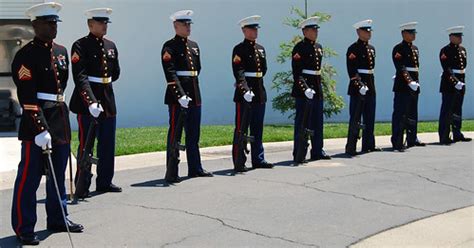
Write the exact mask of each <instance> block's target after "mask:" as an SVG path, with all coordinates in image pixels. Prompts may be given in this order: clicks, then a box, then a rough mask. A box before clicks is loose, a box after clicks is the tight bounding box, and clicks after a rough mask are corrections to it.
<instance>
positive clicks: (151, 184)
mask: <svg viewBox="0 0 474 248" xmlns="http://www.w3.org/2000/svg"><path fill="white" fill-rule="evenodd" d="M180 179H181V182H182V181H185V180H188V179H189V178H188V177H181V178H180ZM170 185H173V184H171V183H168V182H167V181H166V180H165V179H164V178H161V179H155V180H149V181H145V182H141V183H134V184H132V185H130V186H131V187H163V188H164V187H169V186H170Z"/></svg>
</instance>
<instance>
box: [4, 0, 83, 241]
mask: <svg viewBox="0 0 474 248" xmlns="http://www.w3.org/2000/svg"><path fill="white" fill-rule="evenodd" d="M61 7H62V6H61V5H60V4H58V3H54V2H50V3H44V4H38V5H35V6H33V7H31V8H29V9H28V10H27V12H26V14H27V16H29V17H30V19H31V21H32V24H33V28H34V30H35V34H36V36H35V38H34V39H33V41H31V42H29V43H28V44H26V45H25V46H24V47H23V48H21V49H20V50H19V51H18V52H17V54H16V55H15V58H14V60H13V63H12V77H13V81H14V83H15V85H16V87H17V94H18V99H19V101H20V104H21V107H22V108H23V112H22V116H21V121H20V127H19V131H18V139H19V140H21V161H20V164H19V166H18V172H17V176H16V180H15V186H14V188H13V204H12V219H11V220H12V227H13V230H14V231H15V233H16V236H17V238H18V239H19V241H20V242H21V243H22V244H23V245H37V244H39V239H38V237H37V235H36V234H35V232H34V228H35V224H36V221H37V215H36V201H37V199H36V191H37V189H38V187H39V185H40V181H41V177H42V176H43V175H44V173H45V172H46V170H45V168H47V158H46V157H45V156H46V155H44V154H43V149H46V148H51V149H52V154H51V156H52V161H53V168H54V173H55V175H56V178H57V182H58V189H59V193H60V197H61V199H60V200H59V199H58V198H57V194H56V189H55V185H54V182H53V180H50V179H48V180H47V181H46V214H47V228H48V230H50V231H66V226H65V223H64V219H63V216H62V213H61V208H63V209H64V211H65V213H66V215H67V199H66V187H65V185H64V179H65V170H66V166H67V161H68V157H69V154H70V141H71V128H70V125H69V109H68V107H67V105H66V103H65V102H64V90H65V89H66V85H67V80H68V75H69V74H68V72H69V71H68V66H69V62H68V55H67V51H66V48H64V47H63V46H61V45H59V44H57V43H55V42H53V39H54V38H56V34H57V22H58V21H60V20H59V16H58V12H59V10H60V9H61ZM59 202H61V203H62V204H61V205H60V204H59ZM67 224H68V226H69V229H70V231H72V232H80V231H82V229H83V227H82V225H80V224H76V223H73V222H72V221H70V220H67Z"/></svg>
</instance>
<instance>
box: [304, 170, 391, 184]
mask: <svg viewBox="0 0 474 248" xmlns="http://www.w3.org/2000/svg"><path fill="white" fill-rule="evenodd" d="M382 171H383V170H380V169H377V170H373V171H363V172H357V173H351V174H346V175H342V176H334V177H325V176H320V175H317V176H319V177H322V178H323V179H318V180H315V181H312V182H307V183H303V185H309V184H313V183H319V182H327V181H331V180H332V179H336V178H344V177H352V176H359V175H364V174H369V173H373V172H382Z"/></svg>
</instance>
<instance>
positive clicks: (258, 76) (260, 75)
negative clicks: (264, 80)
mask: <svg viewBox="0 0 474 248" xmlns="http://www.w3.org/2000/svg"><path fill="white" fill-rule="evenodd" d="M244 75H245V76H246V77H255V78H261V77H263V72H244Z"/></svg>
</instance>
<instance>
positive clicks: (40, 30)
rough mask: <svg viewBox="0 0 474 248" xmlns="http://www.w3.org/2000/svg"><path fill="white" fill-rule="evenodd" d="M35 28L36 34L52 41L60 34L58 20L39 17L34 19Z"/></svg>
mask: <svg viewBox="0 0 474 248" xmlns="http://www.w3.org/2000/svg"><path fill="white" fill-rule="evenodd" d="M33 29H34V30H35V34H36V36H38V37H40V38H42V39H44V40H48V41H50V40H54V39H55V38H56V35H57V34H58V23H57V22H56V21H47V20H40V19H37V20H35V21H33Z"/></svg>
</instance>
